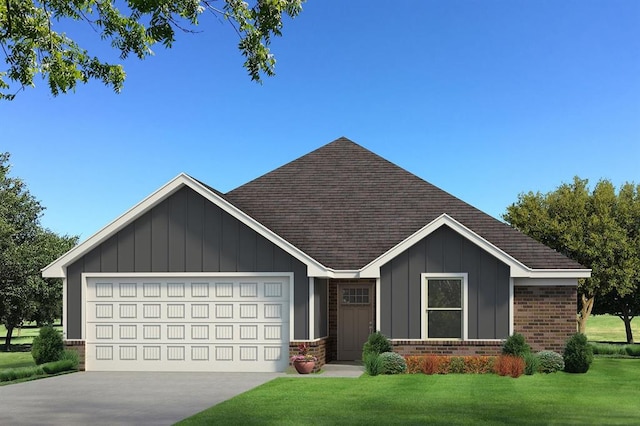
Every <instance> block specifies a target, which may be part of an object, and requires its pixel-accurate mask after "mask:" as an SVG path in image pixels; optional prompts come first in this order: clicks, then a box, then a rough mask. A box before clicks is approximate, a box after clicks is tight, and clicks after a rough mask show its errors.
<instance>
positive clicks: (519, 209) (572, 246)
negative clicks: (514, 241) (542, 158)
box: [503, 177, 640, 332]
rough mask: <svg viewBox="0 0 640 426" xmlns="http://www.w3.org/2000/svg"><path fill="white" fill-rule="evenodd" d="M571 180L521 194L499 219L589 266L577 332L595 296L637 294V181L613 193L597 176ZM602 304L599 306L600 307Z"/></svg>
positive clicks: (639, 268)
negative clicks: (595, 180) (593, 183)
mask: <svg viewBox="0 0 640 426" xmlns="http://www.w3.org/2000/svg"><path fill="white" fill-rule="evenodd" d="M588 183H589V182H588V180H586V179H580V178H578V177H576V178H574V180H573V182H572V183H563V184H562V185H560V186H559V187H558V188H557V189H556V190H554V191H551V192H549V193H547V194H541V193H540V192H537V193H533V192H529V193H526V194H520V196H519V197H518V201H517V202H516V203H514V204H512V205H510V206H509V207H508V208H507V212H506V214H504V215H503V218H504V219H505V220H506V221H507V222H508V223H509V224H511V225H512V226H513V227H515V228H517V229H519V230H520V231H522V232H524V233H525V234H527V235H529V236H531V237H533V238H534V239H536V240H538V241H540V242H542V243H544V244H546V245H547V246H549V247H551V248H553V249H555V250H557V251H559V252H560V253H563V254H565V255H566V256H568V257H570V258H572V259H574V260H576V261H578V262H580V263H581V264H583V265H585V266H586V267H588V268H591V269H592V273H591V278H589V279H585V280H581V282H580V284H579V292H580V294H581V300H582V307H581V312H580V318H579V320H580V331H581V332H584V329H585V325H586V319H587V318H588V316H589V314H590V313H591V309H592V308H593V304H594V302H595V301H596V298H597V297H602V296H605V295H611V296H612V297H618V298H625V297H627V296H629V295H637V293H638V292H640V281H639V280H640V185H635V184H634V183H625V184H624V185H622V187H621V188H620V189H619V191H618V193H616V190H615V187H614V186H613V184H612V183H611V182H610V181H608V180H606V179H603V180H600V181H599V182H598V183H597V184H596V186H595V187H594V189H593V191H590V189H589V186H588ZM604 306H605V305H604V304H603V307H604Z"/></svg>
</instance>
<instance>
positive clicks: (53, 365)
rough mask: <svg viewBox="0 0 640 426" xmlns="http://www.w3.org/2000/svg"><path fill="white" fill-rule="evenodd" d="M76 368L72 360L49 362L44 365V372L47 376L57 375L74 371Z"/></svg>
mask: <svg viewBox="0 0 640 426" xmlns="http://www.w3.org/2000/svg"><path fill="white" fill-rule="evenodd" d="M75 368H76V366H75V365H74V363H73V360H72V359H62V360H60V361H53V362H48V363H46V364H42V370H43V371H44V372H45V373H47V374H57V373H61V372H63V371H70V370H74V369H75Z"/></svg>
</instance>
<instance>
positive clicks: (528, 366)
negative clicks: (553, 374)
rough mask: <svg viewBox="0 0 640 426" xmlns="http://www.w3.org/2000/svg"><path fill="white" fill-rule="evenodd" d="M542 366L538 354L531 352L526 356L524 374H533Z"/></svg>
mask: <svg viewBox="0 0 640 426" xmlns="http://www.w3.org/2000/svg"><path fill="white" fill-rule="evenodd" d="M539 366H540V359H539V358H538V357H537V356H536V354H532V353H531V352H529V353H528V354H526V355H525V356H524V374H526V375H527V376H532V375H533V374H535V373H536V372H537V371H538V368H539Z"/></svg>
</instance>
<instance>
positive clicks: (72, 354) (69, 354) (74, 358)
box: [60, 349, 80, 368]
mask: <svg viewBox="0 0 640 426" xmlns="http://www.w3.org/2000/svg"><path fill="white" fill-rule="evenodd" d="M64 360H70V361H71V362H72V363H73V368H78V365H79V364H80V356H79V355H78V352H77V351H74V350H70V349H65V350H64V352H62V357H60V361H64Z"/></svg>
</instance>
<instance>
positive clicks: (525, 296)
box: [513, 286, 577, 353]
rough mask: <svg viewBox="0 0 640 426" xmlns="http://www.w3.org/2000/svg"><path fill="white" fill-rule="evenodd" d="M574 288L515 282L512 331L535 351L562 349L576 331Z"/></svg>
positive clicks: (575, 295)
mask: <svg viewBox="0 0 640 426" xmlns="http://www.w3.org/2000/svg"><path fill="white" fill-rule="evenodd" d="M576 303H577V288H576V287H573V286H549V287H547V286H516V287H514V289H513V331H514V332H516V333H520V334H522V335H523V336H524V337H525V340H526V341H527V343H528V344H529V345H530V346H531V349H533V350H534V351H541V350H550V351H556V352H559V353H562V352H563V351H564V346H565V343H566V342H567V339H568V338H569V337H570V336H571V335H572V334H574V333H575V332H576Z"/></svg>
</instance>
